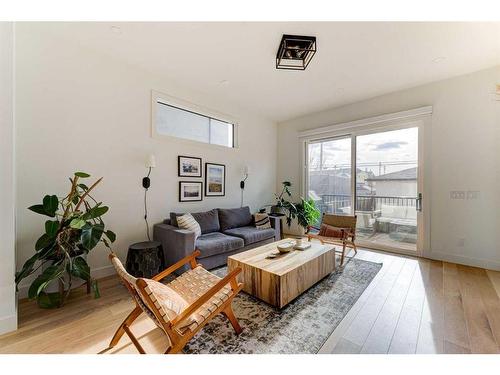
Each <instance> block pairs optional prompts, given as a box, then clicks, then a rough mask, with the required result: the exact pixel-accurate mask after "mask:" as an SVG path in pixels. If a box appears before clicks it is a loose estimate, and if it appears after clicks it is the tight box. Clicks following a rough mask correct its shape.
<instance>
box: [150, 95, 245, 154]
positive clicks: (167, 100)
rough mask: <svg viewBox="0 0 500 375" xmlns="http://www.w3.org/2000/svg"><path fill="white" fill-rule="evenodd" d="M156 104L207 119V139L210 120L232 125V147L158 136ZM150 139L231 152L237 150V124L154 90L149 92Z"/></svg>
mask: <svg viewBox="0 0 500 375" xmlns="http://www.w3.org/2000/svg"><path fill="white" fill-rule="evenodd" d="M158 103H161V104H164V105H167V106H170V107H174V108H177V109H179V110H181V111H186V112H190V113H193V114H195V115H199V116H203V117H206V118H208V119H209V137H210V119H213V120H216V121H221V122H225V123H228V124H232V125H233V147H229V146H223V145H220V144H216V143H209V142H201V141H197V140H193V139H188V138H181V137H176V136H174V135H166V134H160V133H159V132H158V131H157V129H156V122H157V110H156V106H157V104H158ZM151 137H152V138H155V139H160V140H175V141H177V142H179V141H180V142H187V143H191V144H197V145H207V146H210V147H220V148H223V149H224V150H232V149H237V148H238V122H237V120H236V119H235V118H234V117H232V116H230V115H227V114H224V113H221V112H217V111H215V110H212V109H209V108H206V107H203V106H200V105H197V104H194V103H191V102H188V101H186V100H182V99H179V98H175V97H173V96H170V95H167V94H165V93H162V92H160V91H156V90H151Z"/></svg>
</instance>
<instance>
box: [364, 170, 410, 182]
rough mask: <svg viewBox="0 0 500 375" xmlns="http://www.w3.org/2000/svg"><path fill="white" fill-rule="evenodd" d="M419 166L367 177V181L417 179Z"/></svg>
mask: <svg viewBox="0 0 500 375" xmlns="http://www.w3.org/2000/svg"><path fill="white" fill-rule="evenodd" d="M416 179H417V167H414V168H408V169H403V170H402V171H398V172H392V173H387V174H383V175H380V176H376V177H370V178H367V179H366V180H367V181H390V180H416Z"/></svg>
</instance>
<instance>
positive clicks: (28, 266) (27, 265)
mask: <svg viewBox="0 0 500 375" xmlns="http://www.w3.org/2000/svg"><path fill="white" fill-rule="evenodd" d="M38 257H39V254H38V253H35V255H33V256H32V257H31V258H29V259H28V260H27V261H26V262H24V265H23V268H22V269H21V271H19V272H16V288H17V285H18V284H19V282H20V281H21V280H22V279H24V278H25V277H27V276H29V275H31V273H32V272H33V268H34V267H35V263H36V262H37V260H38Z"/></svg>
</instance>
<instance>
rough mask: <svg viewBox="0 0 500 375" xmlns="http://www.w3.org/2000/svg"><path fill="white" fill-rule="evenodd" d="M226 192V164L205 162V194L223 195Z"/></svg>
mask: <svg viewBox="0 0 500 375" xmlns="http://www.w3.org/2000/svg"><path fill="white" fill-rule="evenodd" d="M225 194H226V166H225V165H223V164H215V163H205V196H206V197H223V196H224V195H225Z"/></svg>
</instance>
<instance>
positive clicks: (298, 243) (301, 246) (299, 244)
mask: <svg viewBox="0 0 500 375" xmlns="http://www.w3.org/2000/svg"><path fill="white" fill-rule="evenodd" d="M310 247H311V243H309V242H304V241H303V239H302V237H299V238H297V239H296V240H295V246H294V247H293V248H294V249H295V250H306V249H309V248H310Z"/></svg>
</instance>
